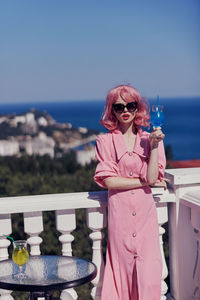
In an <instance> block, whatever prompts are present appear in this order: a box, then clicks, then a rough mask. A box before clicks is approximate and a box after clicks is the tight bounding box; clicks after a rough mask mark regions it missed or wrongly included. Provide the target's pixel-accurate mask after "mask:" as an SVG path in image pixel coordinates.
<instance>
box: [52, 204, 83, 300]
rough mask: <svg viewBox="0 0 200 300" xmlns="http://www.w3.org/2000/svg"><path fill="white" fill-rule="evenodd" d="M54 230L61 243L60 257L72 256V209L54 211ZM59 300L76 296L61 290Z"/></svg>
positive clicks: (71, 290)
mask: <svg viewBox="0 0 200 300" xmlns="http://www.w3.org/2000/svg"><path fill="white" fill-rule="evenodd" d="M56 228H57V230H58V231H59V232H61V233H62V234H61V236H60V237H59V241H60V242H61V243H62V255H65V256H72V246H71V243H72V242H73V240H74V236H73V235H72V234H71V232H72V231H73V230H74V229H75V228H76V215H75V210H74V209H66V210H57V211H56ZM60 299H61V300H76V299H78V295H77V293H76V291H75V290H74V289H66V290H63V291H62V293H61V295H60Z"/></svg>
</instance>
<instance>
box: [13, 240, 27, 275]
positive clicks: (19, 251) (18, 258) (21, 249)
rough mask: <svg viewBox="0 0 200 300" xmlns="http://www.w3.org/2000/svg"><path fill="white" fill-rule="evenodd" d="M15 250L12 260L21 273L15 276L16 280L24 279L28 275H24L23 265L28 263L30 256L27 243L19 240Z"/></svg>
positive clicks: (15, 244) (16, 242)
mask: <svg viewBox="0 0 200 300" xmlns="http://www.w3.org/2000/svg"><path fill="white" fill-rule="evenodd" d="M13 246H14V249H13V253H12V259H13V261H14V263H16V264H17V265H18V266H19V273H17V274H16V275H15V277H16V278H19V279H23V278H25V277H26V275H25V274H24V273H23V270H22V269H23V265H24V264H25V263H26V262H27V261H28V258H29V254H28V250H27V241H25V240H19V241H15V243H14V244H13Z"/></svg>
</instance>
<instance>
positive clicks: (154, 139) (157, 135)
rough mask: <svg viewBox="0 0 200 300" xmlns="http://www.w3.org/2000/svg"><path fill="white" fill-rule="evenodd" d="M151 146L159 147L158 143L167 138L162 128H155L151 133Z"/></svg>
mask: <svg viewBox="0 0 200 300" xmlns="http://www.w3.org/2000/svg"><path fill="white" fill-rule="evenodd" d="M149 138H150V145H151V148H152V149H153V148H155V147H158V143H159V142H160V141H162V140H163V139H164V138H165V135H164V133H163V132H162V129H161V127H158V128H155V127H153V131H152V132H151V133H150V136H149Z"/></svg>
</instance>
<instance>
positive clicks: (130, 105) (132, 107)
mask: <svg viewBox="0 0 200 300" xmlns="http://www.w3.org/2000/svg"><path fill="white" fill-rule="evenodd" d="M137 106H138V105H137V102H129V103H127V104H126V105H124V104H122V103H115V104H113V105H112V107H113V110H114V111H115V112H116V113H117V114H121V113H123V112H124V108H125V107H126V108H127V110H128V111H129V112H134V111H135V110H136V109H137Z"/></svg>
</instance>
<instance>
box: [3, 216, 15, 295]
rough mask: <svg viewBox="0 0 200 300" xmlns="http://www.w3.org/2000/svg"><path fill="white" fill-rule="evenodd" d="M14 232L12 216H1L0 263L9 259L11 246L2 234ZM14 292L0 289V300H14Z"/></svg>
mask: <svg viewBox="0 0 200 300" xmlns="http://www.w3.org/2000/svg"><path fill="white" fill-rule="evenodd" d="M11 232H12V226H11V216H10V214H2V215H0V261H2V260H5V259H8V247H9V246H10V241H9V240H7V239H6V238H5V237H2V234H6V235H10V234H11ZM11 293H12V291H8V290H3V289H0V299H1V300H13V299H14V298H13V297H12V296H11Z"/></svg>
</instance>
